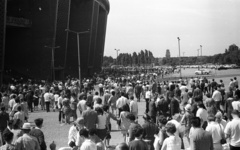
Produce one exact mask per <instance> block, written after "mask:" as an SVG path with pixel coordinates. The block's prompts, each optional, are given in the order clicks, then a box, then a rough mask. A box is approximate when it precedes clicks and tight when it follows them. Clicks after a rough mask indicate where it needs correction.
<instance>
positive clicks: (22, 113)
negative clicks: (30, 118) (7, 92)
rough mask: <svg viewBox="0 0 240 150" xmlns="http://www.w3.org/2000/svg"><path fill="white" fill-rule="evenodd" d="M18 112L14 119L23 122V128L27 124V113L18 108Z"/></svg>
mask: <svg viewBox="0 0 240 150" xmlns="http://www.w3.org/2000/svg"><path fill="white" fill-rule="evenodd" d="M17 110H18V111H17V112H16V113H15V114H14V116H13V119H20V120H21V126H22V125H23V123H24V122H25V113H24V112H23V111H22V107H21V106H18V107H17Z"/></svg>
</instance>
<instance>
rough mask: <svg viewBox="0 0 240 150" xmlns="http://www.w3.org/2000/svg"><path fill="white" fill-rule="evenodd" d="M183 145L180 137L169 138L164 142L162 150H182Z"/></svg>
mask: <svg viewBox="0 0 240 150" xmlns="http://www.w3.org/2000/svg"><path fill="white" fill-rule="evenodd" d="M181 145H182V141H181V139H180V137H179V136H169V137H168V138H166V139H165V140H164V142H163V145H162V148H161V150H181Z"/></svg>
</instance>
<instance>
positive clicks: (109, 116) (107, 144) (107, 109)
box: [103, 105, 117, 147]
mask: <svg viewBox="0 0 240 150" xmlns="http://www.w3.org/2000/svg"><path fill="white" fill-rule="evenodd" d="M103 111H104V114H105V115H106V117H107V120H106V126H107V136H106V137H105V143H104V144H105V146H106V147H109V143H110V139H111V135H110V132H111V122H110V118H112V119H113V120H116V121H117V117H116V116H115V115H114V114H113V113H111V112H109V106H108V105H104V106H103Z"/></svg>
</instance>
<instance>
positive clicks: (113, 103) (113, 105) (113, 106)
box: [107, 90, 118, 115]
mask: <svg viewBox="0 0 240 150" xmlns="http://www.w3.org/2000/svg"><path fill="white" fill-rule="evenodd" d="M111 94H112V95H111V97H110V98H109V100H108V103H107V104H108V105H109V106H110V107H111V110H112V113H113V114H115V115H117V107H116V102H117V100H118V99H117V96H116V92H115V91H114V90H112V91H111Z"/></svg>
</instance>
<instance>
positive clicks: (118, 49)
mask: <svg viewBox="0 0 240 150" xmlns="http://www.w3.org/2000/svg"><path fill="white" fill-rule="evenodd" d="M114 50H115V51H116V52H117V58H116V64H117V65H118V61H117V60H118V51H120V49H116V48H115V49H114Z"/></svg>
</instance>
